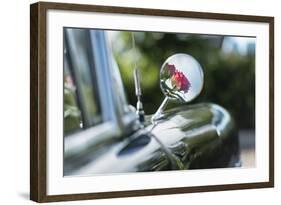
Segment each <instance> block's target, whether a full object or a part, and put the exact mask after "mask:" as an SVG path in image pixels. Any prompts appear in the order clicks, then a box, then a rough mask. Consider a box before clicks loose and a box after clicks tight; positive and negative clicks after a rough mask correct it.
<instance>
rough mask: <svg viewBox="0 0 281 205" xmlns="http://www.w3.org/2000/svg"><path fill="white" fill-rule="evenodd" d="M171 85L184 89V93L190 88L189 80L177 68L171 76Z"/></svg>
mask: <svg viewBox="0 0 281 205" xmlns="http://www.w3.org/2000/svg"><path fill="white" fill-rule="evenodd" d="M172 85H173V86H175V87H176V88H177V89H178V90H180V91H184V92H185V93H186V92H187V91H188V90H189V88H190V82H189V80H188V79H187V78H186V76H185V75H184V74H183V73H182V72H180V71H178V70H176V71H175V72H174V75H173V76H172Z"/></svg>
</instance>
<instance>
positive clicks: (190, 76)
mask: <svg viewBox="0 0 281 205" xmlns="http://www.w3.org/2000/svg"><path fill="white" fill-rule="evenodd" d="M160 86H161V89H162V91H163V92H164V94H165V95H166V96H167V97H168V98H169V99H172V100H179V101H181V102H189V101H191V100H193V99H194V98H195V97H197V96H198V95H199V94H200V92H201V90H202V87H203V71H202V68H201V66H200V64H199V63H198V62H197V61H196V60H195V59H194V58H193V57H192V56H190V55H188V54H181V53H180V54H175V55H173V56H171V57H169V58H168V59H167V60H166V61H165V62H164V64H163V65H162V68H161V71H160Z"/></svg>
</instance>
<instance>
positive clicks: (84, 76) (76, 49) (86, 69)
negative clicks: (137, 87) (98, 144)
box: [66, 28, 102, 128]
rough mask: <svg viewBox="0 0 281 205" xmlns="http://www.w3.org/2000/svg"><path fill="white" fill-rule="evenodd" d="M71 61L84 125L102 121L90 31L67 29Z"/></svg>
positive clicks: (85, 126)
mask: <svg viewBox="0 0 281 205" xmlns="http://www.w3.org/2000/svg"><path fill="white" fill-rule="evenodd" d="M66 33H67V35H66V36H67V39H68V41H67V45H66V49H68V50H69V55H68V58H69V61H70V62H71V70H72V72H73V75H74V78H75V83H76V86H77V95H78V100H79V102H80V103H79V105H80V110H81V113H82V121H83V122H82V127H83V128H87V127H91V126H94V125H97V124H99V123H101V122H102V117H101V111H100V105H99V98H98V93H97V91H98V89H97V82H96V76H95V67H94V63H93V57H92V56H93V55H92V53H91V52H92V50H91V47H90V44H89V33H88V31H86V30H82V29H70V28H68V29H66Z"/></svg>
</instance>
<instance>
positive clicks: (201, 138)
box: [58, 27, 256, 177]
mask: <svg viewBox="0 0 281 205" xmlns="http://www.w3.org/2000/svg"><path fill="white" fill-rule="evenodd" d="M62 33H63V34H62V35H63V46H62V48H63V50H61V55H63V85H62V87H63V113H62V115H63V176H64V177H71V176H100V175H120V174H129V173H136V172H141V173H143V172H156V171H159V172H160V171H182V170H185V171H187V172H188V171H189V170H193V171H196V170H205V169H222V168H223V169H228V168H232V169H233V168H235V169H241V168H254V167H255V166H256V154H255V147H256V146H255V144H256V143H255V142H256V137H255V62H256V61H255V60H256V37H255V36H235V35H214V34H210V35H209V34H198V33H179V32H175V33H174V32H155V31H153V32H152V31H141V30H110V29H98V28H83V27H63V32H62ZM58 106H60V105H58Z"/></svg>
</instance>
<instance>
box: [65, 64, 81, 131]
mask: <svg viewBox="0 0 281 205" xmlns="http://www.w3.org/2000/svg"><path fill="white" fill-rule="evenodd" d="M63 94H64V107H63V108H64V109H63V111H64V132H65V133H70V132H73V131H77V130H79V129H81V128H82V118H81V111H80V109H79V107H78V103H77V94H76V85H75V84H74V81H73V76H72V75H71V73H70V70H69V64H68V62H67V60H66V59H64V89H63Z"/></svg>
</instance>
